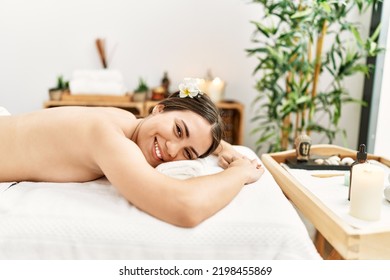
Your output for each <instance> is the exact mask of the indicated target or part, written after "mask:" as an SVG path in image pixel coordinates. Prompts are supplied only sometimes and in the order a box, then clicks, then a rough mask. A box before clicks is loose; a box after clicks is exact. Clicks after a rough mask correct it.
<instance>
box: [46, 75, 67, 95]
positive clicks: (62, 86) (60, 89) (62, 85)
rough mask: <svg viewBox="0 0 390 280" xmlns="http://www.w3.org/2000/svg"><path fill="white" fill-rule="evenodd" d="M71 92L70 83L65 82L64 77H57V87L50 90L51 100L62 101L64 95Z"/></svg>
mask: <svg viewBox="0 0 390 280" xmlns="http://www.w3.org/2000/svg"><path fill="white" fill-rule="evenodd" d="M68 92H69V81H65V80H64V77H63V76H62V75H60V76H58V77H57V85H56V87H54V88H50V89H49V98H50V100H61V98H62V95H63V94H64V93H68Z"/></svg>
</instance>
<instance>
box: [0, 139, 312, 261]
mask: <svg viewBox="0 0 390 280" xmlns="http://www.w3.org/2000/svg"><path fill="white" fill-rule="evenodd" d="M236 148H237V149H238V150H239V151H240V152H242V153H244V154H246V155H248V156H250V157H256V155H255V154H254V152H253V151H252V150H250V149H249V148H246V147H242V146H236ZM206 164H207V166H208V167H209V168H208V170H207V171H208V172H210V173H212V172H218V171H220V170H221V169H220V168H219V167H217V160H216V158H215V157H214V156H210V157H208V158H207V159H206ZM9 186H10V183H1V184H0V259H320V257H319V255H318V253H317V251H316V250H315V248H314V245H313V243H312V241H311V239H310V238H309V235H308V233H307V231H306V228H305V226H304V224H303V223H302V222H301V220H300V219H299V217H298V215H297V213H296V211H295V210H294V208H293V207H292V205H291V204H290V203H289V202H288V200H287V199H286V198H285V197H284V195H283V193H282V192H281V190H280V189H279V187H278V185H277V184H276V183H275V181H274V180H273V178H272V176H271V174H270V173H269V172H268V171H266V172H265V174H264V175H263V177H262V178H261V179H260V180H259V181H258V182H256V183H254V184H251V185H247V186H246V187H245V188H244V189H243V190H242V191H241V192H240V193H239V195H238V196H237V197H236V198H235V199H234V200H233V201H232V202H231V203H230V204H229V205H228V206H226V207H225V208H224V209H222V210H221V211H220V212H218V213H217V214H216V215H214V216H212V217H210V218H209V219H207V220H206V221H204V222H203V223H202V224H200V225H199V226H197V227H195V228H192V229H185V228H179V227H176V226H173V225H170V224H168V223H165V222H162V221H160V220H158V219H156V218H154V217H151V216H150V215H148V214H146V213H144V212H142V211H140V210H138V209H137V208H135V207H134V206H132V205H131V204H129V203H128V202H127V201H126V200H125V199H124V198H123V197H121V196H120V195H119V194H118V193H117V192H116V190H115V188H114V187H113V186H112V185H111V184H110V183H109V182H108V181H107V180H105V179H100V180H96V181H93V182H87V183H32V182H21V183H19V184H17V185H14V186H12V187H9Z"/></svg>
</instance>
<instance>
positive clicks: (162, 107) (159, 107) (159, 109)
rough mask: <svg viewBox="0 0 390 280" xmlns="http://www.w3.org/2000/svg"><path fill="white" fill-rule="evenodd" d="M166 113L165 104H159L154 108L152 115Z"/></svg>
mask: <svg viewBox="0 0 390 280" xmlns="http://www.w3.org/2000/svg"><path fill="white" fill-rule="evenodd" d="M163 111H164V105H163V104H157V105H156V106H154V108H153V110H152V114H153V115H154V114H158V113H161V112H163Z"/></svg>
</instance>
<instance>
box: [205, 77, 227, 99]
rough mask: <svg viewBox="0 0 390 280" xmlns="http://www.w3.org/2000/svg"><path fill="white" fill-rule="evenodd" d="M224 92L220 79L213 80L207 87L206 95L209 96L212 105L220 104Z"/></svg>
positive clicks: (223, 83) (223, 85)
mask: <svg viewBox="0 0 390 280" xmlns="http://www.w3.org/2000/svg"><path fill="white" fill-rule="evenodd" d="M224 90H225V82H224V81H222V80H221V79H220V78H218V77H217V78H214V79H213V80H212V81H211V83H210V84H209V85H208V92H207V94H208V95H209V96H210V98H211V100H212V101H213V102H214V103H217V102H220V101H222V100H223V94H224Z"/></svg>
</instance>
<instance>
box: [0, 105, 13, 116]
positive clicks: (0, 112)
mask: <svg viewBox="0 0 390 280" xmlns="http://www.w3.org/2000/svg"><path fill="white" fill-rule="evenodd" d="M9 115H11V114H10V112H8V110H7V109H5V108H4V107H0V116H9Z"/></svg>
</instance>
